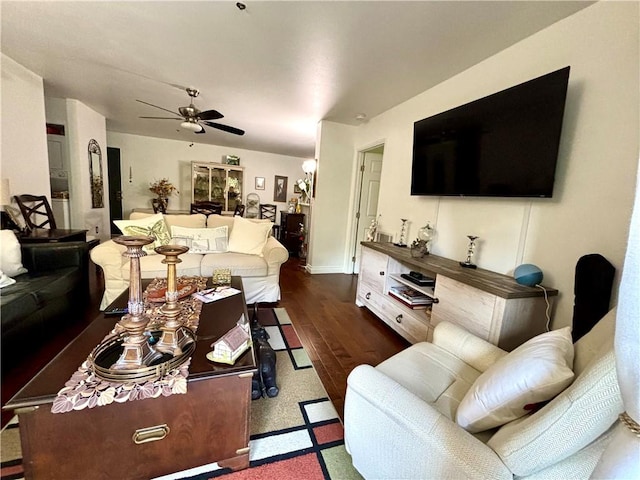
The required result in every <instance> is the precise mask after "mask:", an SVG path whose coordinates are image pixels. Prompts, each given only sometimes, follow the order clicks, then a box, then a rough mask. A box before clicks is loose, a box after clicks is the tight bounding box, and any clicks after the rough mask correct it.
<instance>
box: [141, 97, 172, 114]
mask: <svg viewBox="0 0 640 480" xmlns="http://www.w3.org/2000/svg"><path fill="white" fill-rule="evenodd" d="M136 102H140V103H144V104H145V105H149V106H150V107H155V108H159V109H160V110H164V111H165V112H169V113H173V114H174V115H177V116H178V117H179V116H180V114H179V113H177V112H174V111H171V110H167V109H166V108H163V107H159V106H158V105H154V104H153V103H147V102H143V101H142V100H136Z"/></svg>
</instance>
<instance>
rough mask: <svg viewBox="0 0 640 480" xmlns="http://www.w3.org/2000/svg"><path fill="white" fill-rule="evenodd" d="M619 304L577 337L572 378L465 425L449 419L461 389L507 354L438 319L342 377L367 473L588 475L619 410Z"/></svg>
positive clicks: (348, 437) (359, 464)
mask: <svg viewBox="0 0 640 480" xmlns="http://www.w3.org/2000/svg"><path fill="white" fill-rule="evenodd" d="M614 320H615V311H612V312H610V313H609V314H608V315H607V316H606V317H605V318H604V319H603V320H601V321H600V322H599V323H598V325H596V327H594V329H593V330H592V331H591V332H590V333H589V334H587V335H585V336H584V337H583V338H581V339H580V340H579V341H578V342H577V343H576V345H575V358H574V362H573V370H574V373H575V379H574V380H573V383H572V384H571V385H570V386H569V387H567V388H566V389H565V390H564V391H562V393H560V394H559V395H558V396H556V397H555V398H554V399H553V400H552V401H551V402H549V403H548V404H547V405H545V406H544V407H543V408H541V409H540V410H539V411H537V412H536V413H534V414H530V415H527V416H525V417H522V418H519V419H517V420H513V421H511V422H509V423H507V424H506V425H504V426H502V427H500V428H497V429H492V430H488V431H483V432H480V433H475V434H472V433H469V432H467V431H466V430H464V429H463V428H461V427H460V426H458V424H457V423H456V422H455V418H456V411H457V409H458V406H459V404H460V402H461V401H462V399H463V398H464V396H465V393H466V392H467V391H468V390H469V389H470V388H471V386H472V385H473V383H474V382H475V380H476V379H477V378H478V377H479V376H480V375H481V373H482V372H484V371H485V370H486V369H487V368H489V366H491V365H493V364H494V363H495V362H496V361H498V360H499V359H501V358H502V357H503V356H505V355H506V354H507V352H504V351H503V350H501V349H499V348H498V347H496V346H494V345H492V344H490V343H487V342H485V341H484V340H482V339H480V338H478V337H475V336H474V335H472V334H470V333H468V332H466V331H465V330H463V329H461V328H460V327H457V326H455V325H452V324H449V323H446V322H442V323H440V324H438V325H437V326H436V328H435V331H434V337H433V343H418V344H415V345H413V346H411V347H409V348H408V349H406V350H404V351H403V352H400V353H399V354H397V355H394V356H393V357H391V358H390V359H388V360H386V361H385V362H382V363H381V364H380V365H378V367H376V368H373V367H371V366H369V365H360V366H359V367H357V368H355V369H354V370H353V371H352V373H351V374H350V375H349V378H348V387H347V395H346V401H345V418H344V425H345V443H346V447H347V451H348V452H349V453H350V454H351V456H352V460H353V465H354V466H355V468H356V469H357V470H358V471H359V472H360V473H361V474H362V475H363V476H364V477H365V478H367V479H381V478H393V479H435V478H438V479H440V478H452V479H462V478H465V479H466V478H478V479H487V478H491V479H501V478H504V479H510V478H514V477H518V478H520V477H530V478H543V477H544V478H563V479H565V478H588V477H589V475H590V474H591V472H592V471H593V469H594V468H595V465H596V463H597V462H598V459H599V458H600V456H601V454H602V452H603V450H604V448H605V447H606V445H607V443H608V441H609V440H610V436H611V430H612V429H611V427H612V425H613V424H614V423H615V422H616V420H617V417H618V415H619V414H620V413H621V412H622V401H621V397H620V390H619V388H618V383H617V378H616V370H615V363H614V356H613V329H614Z"/></svg>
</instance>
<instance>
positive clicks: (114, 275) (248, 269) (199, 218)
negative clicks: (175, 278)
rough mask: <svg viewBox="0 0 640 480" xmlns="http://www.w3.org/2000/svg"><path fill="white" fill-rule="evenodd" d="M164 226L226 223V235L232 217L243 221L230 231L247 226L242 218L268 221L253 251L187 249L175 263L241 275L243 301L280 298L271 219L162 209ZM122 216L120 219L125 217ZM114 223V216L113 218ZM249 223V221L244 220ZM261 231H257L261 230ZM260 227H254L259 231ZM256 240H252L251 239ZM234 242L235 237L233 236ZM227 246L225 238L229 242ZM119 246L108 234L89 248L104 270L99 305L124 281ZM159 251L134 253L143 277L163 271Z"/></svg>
mask: <svg viewBox="0 0 640 480" xmlns="http://www.w3.org/2000/svg"><path fill="white" fill-rule="evenodd" d="M147 217H149V218H150V217H151V215H150V214H147V213H140V212H133V213H132V214H131V216H130V217H129V219H130V220H133V221H145V218H147ZM162 217H163V219H164V221H165V222H166V225H167V228H168V230H169V232H170V231H171V227H172V226H175V227H186V228H189V229H201V228H207V229H210V228H211V229H213V228H217V227H225V226H226V227H227V229H228V235H229V239H231V234H232V232H233V227H234V224H236V222H243V223H242V227H243V228H242V229H240V228H238V229H237V230H236V232H239V231H242V232H243V233H244V232H250V233H251V229H250V228H249V229H247V228H246V227H247V225H248V224H247V223H246V222H252V224H263V226H264V223H265V222H266V223H268V225H267V226H266V227H265V228H264V229H262V231H264V232H269V234H267V235H268V236H266V241H265V242H264V246H263V247H262V248H261V251H256V253H257V254H247V253H238V251H227V252H224V253H206V254H201V253H192V252H191V251H189V252H187V253H185V254H183V255H180V257H179V258H180V260H182V262H181V263H179V264H178V265H177V273H178V275H202V276H205V277H209V276H211V275H212V274H213V271H214V270H215V269H219V268H229V269H231V275H234V276H240V277H242V285H243V290H244V295H245V298H246V302H247V303H248V304H253V303H258V302H277V301H278V300H280V283H279V282H280V266H281V265H282V264H283V263H284V262H286V261H287V259H288V258H289V252H288V251H287V249H286V248H285V247H284V246H283V245H282V244H281V243H280V242H278V240H276V239H275V238H274V237H273V236H271V235H270V226H271V225H272V223H271V222H269V221H266V220H254V219H251V220H249V219H245V218H242V217H228V216H221V215H209V216H208V217H207V216H205V215H202V214H192V215H163V216H162ZM125 222H126V221H125ZM116 223H118V222H116ZM249 225H251V224H249ZM262 231H261V232H262ZM261 235H262V233H256V234H255V236H256V237H260V236H261ZM246 240H247V241H250V242H252V244H258V245H261V241H262V240H264V239H262V240H261V239H260V238H257V239H256V238H251V239H249V238H247V239H246ZM256 241H257V243H256ZM236 243H237V242H236ZM229 246H231V242H230V243H229ZM125 250H126V248H125V247H123V246H122V245H119V244H117V243H115V242H114V241H113V240H108V241H106V242H104V243H101V244H100V245H98V246H96V247H95V248H93V249H92V250H91V259H92V260H93V262H94V263H95V264H96V265H98V266H100V267H101V268H102V270H103V272H104V283H105V292H104V295H103V297H102V303H101V304H100V308H101V309H105V308H106V307H107V306H108V305H109V304H110V303H111V302H112V301H113V300H115V299H116V297H118V295H120V294H121V293H122V292H123V291H124V290H125V289H127V288H128V287H129V259H128V258H125V257H123V256H122V253H123V252H124V251H125ZM163 258H164V256H163V255H158V254H155V253H154V252H151V254H149V255H147V256H145V257H142V258H141V259H140V270H141V276H142V278H143V279H146V278H156V277H161V278H162V277H166V276H167V266H166V264H163V263H162V259H163Z"/></svg>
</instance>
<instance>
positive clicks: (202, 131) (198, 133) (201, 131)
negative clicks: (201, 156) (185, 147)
mask: <svg viewBox="0 0 640 480" xmlns="http://www.w3.org/2000/svg"><path fill="white" fill-rule="evenodd" d="M198 125H200V124H198ZM200 128H201V129H202V130H200V131H199V132H193V133H195V134H197V135H200V134H201V133H204V132H205V130H204V127H203V126H202V125H200Z"/></svg>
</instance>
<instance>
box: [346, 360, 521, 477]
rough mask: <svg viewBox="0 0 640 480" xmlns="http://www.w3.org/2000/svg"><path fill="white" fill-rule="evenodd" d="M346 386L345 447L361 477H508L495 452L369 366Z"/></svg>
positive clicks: (357, 371)
mask: <svg viewBox="0 0 640 480" xmlns="http://www.w3.org/2000/svg"><path fill="white" fill-rule="evenodd" d="M347 384H348V388H347V395H346V401H345V414H344V418H345V423H344V426H345V443H346V447H347V451H349V453H350V454H351V456H352V459H353V464H354V466H355V467H356V468H357V469H358V471H359V472H360V473H361V474H362V475H363V476H364V477H365V478H467V479H472V478H477V479H486V478H492V479H502V478H504V479H511V478H512V475H511V472H509V470H508V469H507V467H506V466H505V465H504V464H503V463H502V461H501V460H500V458H499V457H498V456H497V455H496V454H495V453H494V452H493V450H491V449H490V448H489V447H487V446H486V445H485V444H484V443H482V442H481V441H480V440H478V439H477V438H475V437H474V436H473V435H471V434H470V433H468V432H466V431H465V430H463V429H462V428H460V427H459V426H458V425H456V424H455V423H454V422H452V421H451V420H449V419H448V418H446V417H445V416H444V415H442V414H441V413H440V412H438V411H437V410H435V409H434V408H432V407H431V406H430V405H429V404H427V403H425V402H424V401H422V400H421V399H420V398H418V397H417V396H415V395H414V394H413V393H411V392H410V391H409V390H407V389H405V388H404V387H402V386H401V385H400V384H398V383H397V382H395V381H394V380H392V379H391V378H389V377H387V376H386V375H384V374H383V373H381V372H379V371H378V370H376V369H374V368H373V367H371V366H369V365H360V366H358V367H356V368H355V369H354V370H353V371H352V372H351V374H350V375H349V377H348V379H347Z"/></svg>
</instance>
